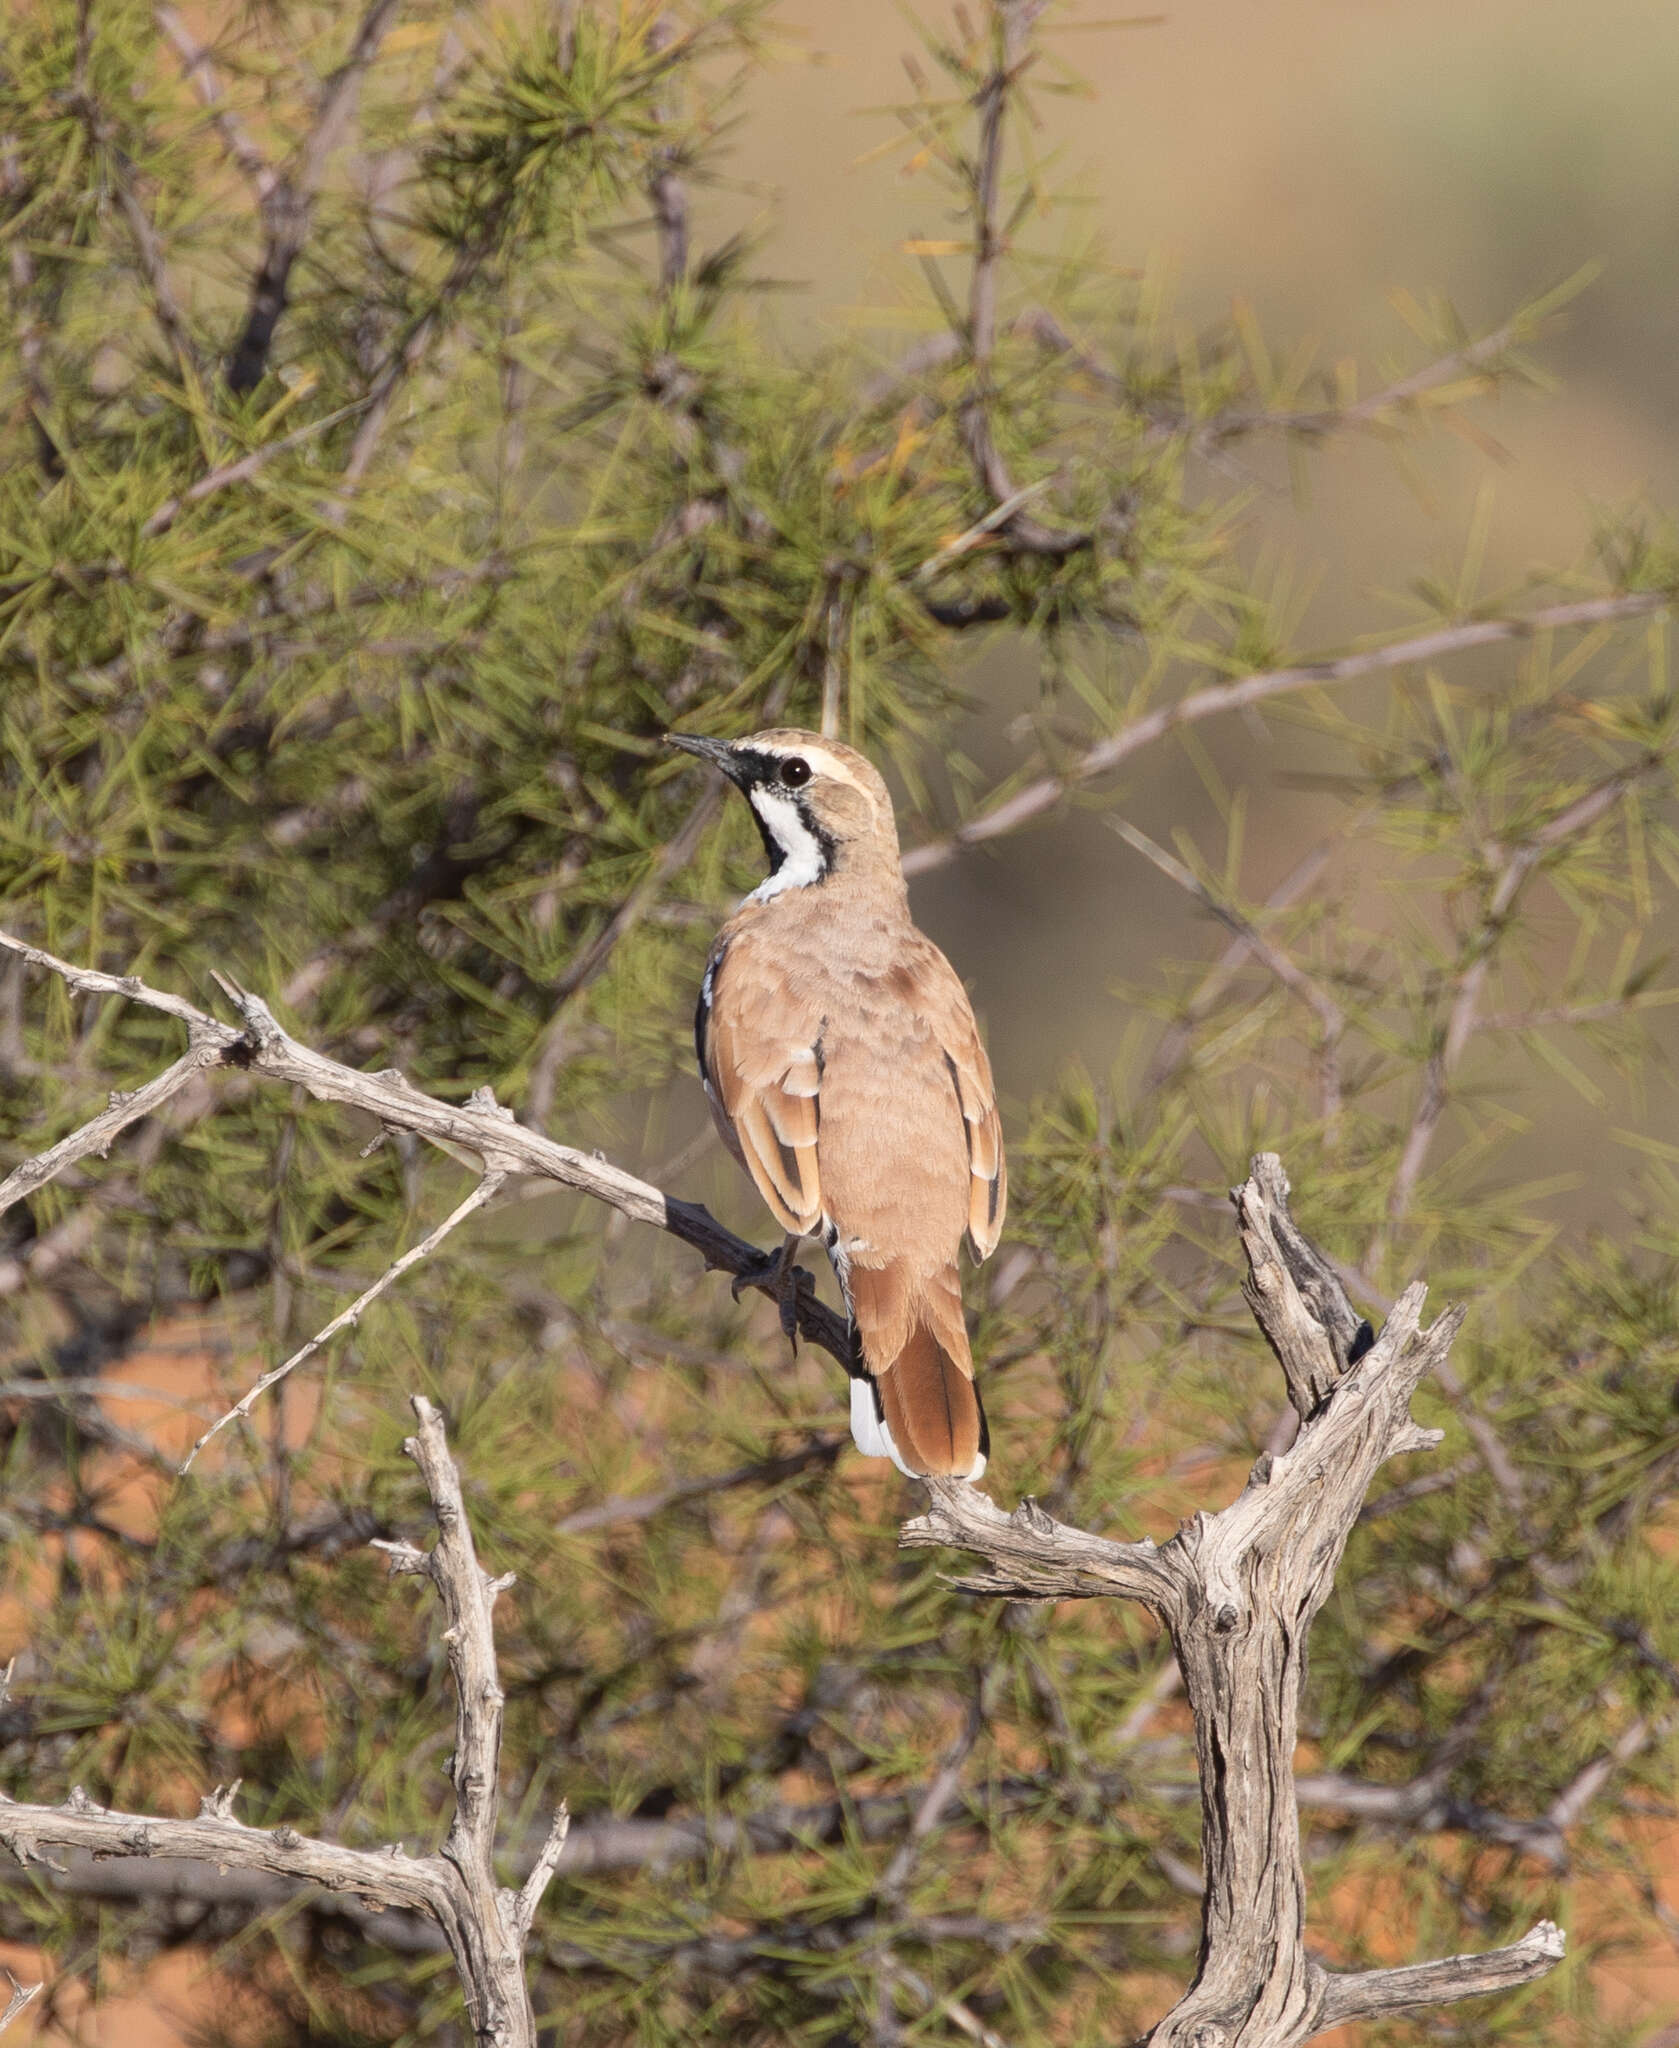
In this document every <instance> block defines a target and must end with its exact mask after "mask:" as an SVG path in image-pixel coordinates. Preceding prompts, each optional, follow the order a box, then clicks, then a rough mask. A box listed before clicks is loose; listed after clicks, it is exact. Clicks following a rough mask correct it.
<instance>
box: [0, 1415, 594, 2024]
mask: <svg viewBox="0 0 1679 2048" xmlns="http://www.w3.org/2000/svg"><path fill="white" fill-rule="evenodd" d="M413 1406H414V1413H415V1414H416V1416H417V1417H418V1418H419V1430H418V1433H417V1434H416V1435H415V1436H412V1437H410V1438H409V1439H408V1440H407V1442H406V1443H405V1445H404V1446H403V1448H404V1449H405V1450H406V1451H407V1452H408V1455H409V1456H410V1457H411V1458H413V1460H414V1462H415V1463H416V1464H417V1465H418V1466H419V1468H420V1472H421V1475H422V1477H423V1478H424V1480H425V1483H426V1490H427V1492H428V1493H429V1494H430V1496H431V1503H432V1509H433V1512H434V1513H435V1515H436V1517H437V1528H438V1540H437V1543H436V1544H435V1546H434V1547H433V1548H432V1549H431V1550H430V1551H421V1550H418V1549H416V1548H415V1547H414V1546H413V1545H411V1544H407V1543H386V1544H381V1545H380V1546H379V1547H380V1548H382V1549H384V1550H386V1551H388V1552H389V1553H390V1557H391V1569H392V1570H393V1572H415V1573H418V1574H420V1575H422V1576H423V1577H426V1578H429V1579H430V1580H431V1583H432V1585H433V1587H434V1588H435V1589H436V1592H437V1595H438V1597H439V1599H440V1600H441V1602H442V1604H443V1610H444V1613H445V1616H446V1617H447V1621H448V1626H447V1628H446V1629H445V1631H444V1635H443V1641H444V1645H445V1648H446V1649H447V1651H448V1656H449V1670H450V1674H451V1676H452V1678H453V1679H454V1685H455V1754H454V1759H453V1762H452V1764H451V1767H450V1782H451V1783H452V1785H453V1786H454V1791H455V1815H454V1820H453V1822H452V1823H451V1825H450V1828H449V1833H448V1835H447V1837H446V1838H445V1840H444V1843H443V1847H442V1850H441V1851H440V1853H439V1854H437V1855H435V1856H406V1855H404V1854H403V1853H402V1851H401V1849H400V1848H396V1847H392V1848H387V1849H383V1850H370V1849H348V1848H345V1847H343V1846H342V1845H340V1844H338V1843H336V1842H318V1841H312V1840H310V1839H309V1838H308V1837H307V1836H304V1835H300V1834H298V1833H297V1832H296V1830H295V1829H292V1828H289V1827H278V1828H254V1827H248V1826H247V1825H246V1824H245V1823H244V1822H243V1821H241V1820H239V1819H238V1818H237V1816H236V1815H235V1813H234V1811H233V1802H234V1798H235V1795H236V1794H237V1792H238V1790H239V1787H238V1784H237V1783H235V1784H233V1785H229V1786H226V1787H223V1786H218V1787H217V1788H216V1790H215V1791H213V1792H210V1793H207V1794H206V1795H205V1797H204V1799H203V1801H202V1803H201V1805H200V1807H199V1811H198V1814H197V1817H196V1818H195V1819H192V1820H184V1819H177V1818H172V1817H168V1818H154V1817H152V1816H150V1815H147V1814H139V1813H120V1812H116V1811H113V1810H112V1809H110V1808H107V1807H103V1806H98V1805H95V1803H94V1802H93V1801H92V1800H91V1799H89V1798H88V1796H87V1794H86V1793H85V1792H83V1791H82V1789H81V1787H80V1786H77V1787H76V1788H75V1789H74V1790H73V1791H72V1792H71V1794H70V1796H69V1798H68V1799H67V1800H66V1801H65V1802H64V1804H63V1805H62V1806H31V1805H23V1804H20V1803H17V1802H14V1801H11V1800H7V1799H3V1798H0V1847H4V1848H5V1849H7V1850H9V1851H10V1852H11V1854H12V1856H13V1857H14V1858H15V1860H16V1861H17V1862H18V1863H19V1864H21V1865H23V1866H24V1867H25V1868H27V1867H29V1866H31V1865H38V1866H43V1867H44V1868H45V1869H46V1870H47V1871H49V1872H51V1873H53V1874H54V1875H61V1876H68V1875H69V1873H68V1872H66V1871H65V1870H64V1868H63V1866H62V1865H60V1864H58V1863H57V1862H56V1861H55V1860H54V1858H53V1857H51V1856H50V1855H49V1854H48V1851H49V1850H53V1849H69V1850H79V1851H82V1852H85V1854H86V1855H87V1856H89V1857H91V1858H93V1859H95V1862H96V1863H97V1862H98V1861H102V1860H105V1859H122V1858H139V1859H142V1860H144V1861H146V1862H148V1863H151V1862H154V1861H157V1860H164V1861H178V1860H179V1859H187V1860H188V1861H189V1862H196V1863H198V1864H201V1865H204V1866H208V1867H209V1868H210V1869H211V1870H214V1871H218V1872H223V1871H227V1870H235V1871H242V1872H256V1873H262V1874H266V1875H267V1876H268V1877H271V1878H286V1879H292V1880H301V1881H302V1882H304V1883H306V1884H310V1885H317V1886H320V1887H321V1888H323V1889H324V1890H326V1891H328V1892H331V1893H336V1894H341V1895H346V1896H347V1897H348V1899H349V1900H351V1901H353V1902H354V1906H355V1908H356V1909H358V1911H357V1914H356V1917H358V1918H359V1917H360V1915H361V1914H365V1913H372V1914H376V1915H383V1914H385V1913H387V1912H392V1911H394V1912H396V1913H399V1914H402V1915H405V1916H408V1920H409V1925H410V1926H411V1927H412V1926H413V1925H415V1924H416V1923H417V1924H421V1925H423V1924H424V1923H430V1925H431V1926H432V1927H434V1928H436V1929H437V1930H438V1931H439V1932H440V1934H441V1936H442V1939H443V1941H444V1942H446V1943H447V1945H448V1948H449V1951H450V1953H451V1955H452V1956H453V1958H454V1961H455V1967H456V1969H457V1970H458V1971H459V1973H460V1978H461V1986H462V1990H463V1991H464V1993H465V1997H466V2007H467V2013H468V2016H469V2018H470V2020H471V2024H472V2029H473V2035H474V2038H475V2040H476V2041H477V2042H478V2044H479V2048H536V2043H537V2037H536V2021H535V2018H534V2016H533V2014H532V2011H531V2004H530V1995H529V1992H528V1990H527V1988H526V1985H525V1977H524V1947H525V1941H526V1938H527V1936H528V1935H529V1933H530V1929H531V1923H532V1921H533V1919H534V1918H535V1915H536V1909H537V1906H538V1904H539V1903H540V1901H541V1898H542V1894H543V1891H544V1890H545V1888H546V1886H547V1884H548V1881H549V1879H550V1878H551V1877H552V1875H553V1873H554V1870H555V1869H556V1867H557V1866H558V1863H559V1860H560V1852H561V1850H562V1849H563V1847H564V1844H565V1835H566V1825H567V1822H566V1813H565V1809H564V1807H563V1806H562V1807H561V1809H560V1812H559V1814H558V1815H557V1816H556V1817H555V1821H554V1825H553V1827H552V1829H551V1830H550V1832H549V1836H548V1840H547V1842H546V1843H545V1844H544V1846H543V1848H542V1849H541V1851H540V1852H539V1853H538V1855H537V1857H536V1860H535V1862H534V1864H533V1865H532V1868H531V1871H530V1875H529V1876H528V1878H527V1879H526V1881H525V1883H524V1885H523V1886H522V1888H521V1889H520V1890H519V1891H517V1892H513V1891H508V1890H504V1889H503V1888H501V1887H500V1886H498V1885H497V1883H496V1879H495V1870H494V1864H493V1858H494V1852H495V1833H496V1820H497V1813H498V1808H499V1801H500V1784H499V1769H500V1758H501V1722H502V1693H501V1684H500V1680H499V1677H498V1673H497V1665H496V1651H495V1635H494V1631H493V1629H492V1627H491V1622H490V1613H491V1609H492V1608H493V1606H494V1604H495V1599H496V1595H497V1594H498V1593H501V1592H504V1591H505V1590H506V1589H507V1587H508V1586H510V1585H511V1584H512V1583H513V1581H512V1578H511V1576H509V1577H506V1578H499V1579H492V1578H491V1577H489V1575H488V1574H487V1573H486V1572H485V1571H484V1570H483V1569H482V1568H481V1567H480V1565H479V1563H478V1558H477V1553H476V1551H475V1549H474V1547H473V1542H472V1530H471V1527H470V1525H469V1523H468V1521H467V1517H466V1508H465V1505H464V1503H463V1501H462V1499H461V1487H460V1475H459V1473H458V1472H457V1471H456V1469H455V1464H454V1460H453V1459H452V1458H451V1457H450V1455H449V1447H448V1443H447V1441H446V1438H445V1435H444V1429H443V1418H442V1416H441V1415H440V1414H439V1413H438V1411H437V1410H436V1409H435V1408H434V1407H433V1406H432V1404H431V1403H430V1402H429V1401H428V1400H426V1399H425V1397H424V1396H423V1395H419V1394H416V1395H415V1396H414V1401H413ZM221 1881H222V1882H223V1883H225V1879H223V1880H221ZM82 1888H83V1889H86V1888H88V1887H86V1886H83V1887H82ZM399 1945H408V1946H429V1945H430V1944H429V1943H425V1942H420V1941H415V1940H412V1939H410V1941H409V1942H408V1943H406V1944H399ZM0 2024H3V2021H0Z"/></svg>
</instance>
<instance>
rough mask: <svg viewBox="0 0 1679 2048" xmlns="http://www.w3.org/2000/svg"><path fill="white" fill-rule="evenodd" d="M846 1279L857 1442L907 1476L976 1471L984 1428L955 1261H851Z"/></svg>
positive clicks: (985, 1444) (973, 1474) (969, 1475)
mask: <svg viewBox="0 0 1679 2048" xmlns="http://www.w3.org/2000/svg"><path fill="white" fill-rule="evenodd" d="M846 1279H847V1288H846V1293H847V1297H848V1299H849V1301H850V1304H851V1316H852V1321H853V1322H854V1323H855V1324H856V1327H857V1335H858V1338H859V1340H860V1349H861V1352H862V1358H861V1360H860V1364H861V1371H860V1372H859V1373H858V1374H857V1375H856V1376H855V1377H854V1378H853V1380H852V1383H851V1434H852V1437H853V1438H854V1439H855V1441H856V1444H857V1448H858V1449H859V1450H860V1451H862V1452H863V1453H864V1454H865V1456H867V1457H872V1458H890V1459H891V1460H892V1462H893V1464H894V1465H896V1466H897V1468H898V1470H899V1471H900V1472H907V1473H908V1474H909V1475H910V1477H911V1478H923V1477H927V1476H930V1475H932V1474H935V1473H937V1474H949V1475H952V1476H954V1477H956V1478H958V1479H977V1478H978V1477H979V1476H980V1474H981V1473H982V1472H983V1471H984V1470H985V1459H986V1454H987V1452H988V1451H989V1449H990V1436H989V1434H988V1432H987V1430H986V1427H985V1410H984V1409H983V1408H982V1407H981V1406H980V1399H979V1389H978V1388H977V1387H976V1386H975V1385H974V1362H973V1354H972V1352H971V1351H970V1350H969V1348H968V1326H967V1324H966V1323H965V1322H964V1321H963V1320H962V1290H961V1284H960V1282H959V1280H958V1278H957V1272H956V1267H955V1265H954V1264H952V1265H951V1266H949V1267H947V1268H946V1269H945V1271H944V1272H942V1273H935V1274H933V1275H931V1276H925V1275H919V1274H911V1273H909V1272H907V1271H906V1270H905V1269H904V1267H903V1266H901V1265H898V1264H892V1265H887V1266H858V1265H853V1266H852V1267H851V1268H850V1270H849V1272H848V1273H847V1275H846Z"/></svg>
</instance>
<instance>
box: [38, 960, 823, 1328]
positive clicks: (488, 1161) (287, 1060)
mask: <svg viewBox="0 0 1679 2048" xmlns="http://www.w3.org/2000/svg"><path fill="white" fill-rule="evenodd" d="M0 951H4V952H9V953H11V954H14V955H16V956H17V957H18V958H20V959H23V960H26V961H28V962H29V963H30V964H31V965H33V966H36V967H40V968H44V969H45V970H46V971H47V972H49V973H51V974H55V975H57V976H58V977H59V978H60V979H61V980H63V981H64V982H65V983H66V984H67V985H68V986H69V987H70V988H72V989H74V990H75V991H76V992H77V993H78V994H83V995H109V996H118V997H122V998H123V999H125V1000H127V1001H131V1002H137V1003H140V1004H142V1005H144V1006H145V1007H147V1008H149V1009H154V1010H158V1011H161V1012H162V1013H163V1014H164V1015H165V1016H169V1017H174V1018H175V1019H176V1020H177V1021H178V1022H180V1023H182V1024H185V1025H186V1026H188V1027H189V1029H194V1028H196V1029H197V1030H198V1031H199V1032H200V1033H201V1034H203V1036H204V1037H205V1039H206V1041H207V1042H209V1043H213V1044H214V1045H216V1046H217V1047H218V1048H219V1051H220V1056H221V1059H222V1061H223V1062H224V1063H225V1064H227V1065H231V1066H234V1067H237V1068H240V1069H241V1070H243V1071H245V1072H247V1073H251V1074H255V1075H257V1076H259V1077H261V1078H264V1079H267V1080H272V1081H277V1082H280V1083H282V1084H283V1085H285V1086H288V1087H297V1088H302V1089H303V1090H304V1091H305V1093H307V1094H308V1095H310V1096H312V1097H313V1098H314V1100H316V1101H317V1102H333V1103H338V1104H340V1105H341V1106H343V1107H346V1108H351V1109H356V1110H359V1111H362V1112H364V1113H365V1114H367V1115H368V1116H371V1117H372V1118H373V1119H374V1120H375V1121H376V1122H377V1123H379V1124H380V1125H382V1126H384V1127H385V1128H386V1129H389V1130H393V1131H411V1132H412V1133H413V1134H414V1136H415V1137H418V1138H424V1139H425V1140H426V1141H427V1142H428V1143H430V1144H434V1145H437V1146H438V1147H440V1148H441V1149H442V1150H445V1151H447V1152H449V1153H450V1155H451V1157H455V1158H458V1157H459V1156H460V1155H461V1154H462V1153H463V1152H465V1153H471V1154H473V1155H475V1156H476V1157H477V1158H478V1159H480V1160H481V1161H482V1162H483V1167H484V1170H485V1171H486V1172H494V1171H499V1172H501V1173H502V1174H503V1175H505V1176H512V1175H534V1176H535V1177H536V1178H538V1179H542V1180H549V1181H553V1182H555V1183H556V1184H557V1185H559V1186H561V1187H565V1188H570V1189H572V1190H573V1191H574V1192H576V1193H578V1194H582V1195H587V1196H589V1197H590V1198H591V1200H594V1201H599V1202H604V1203H605V1204H606V1205H607V1206H608V1207H610V1208H613V1209H616V1210H618V1211H619V1213H620V1214H622V1215H624V1216H627V1217H629V1218H630V1220H631V1221H632V1222H636V1223H650V1224H653V1225H654V1226H655V1227H656V1228H658V1229H660V1230H663V1231H665V1232H667V1233H668V1234H669V1235H670V1236H672V1237H675V1238H678V1239H679V1240H680V1241H681V1242H682V1243H684V1244H686V1245H689V1246H691V1247H692V1248H693V1249H694V1250H695V1251H697V1252H699V1253H700V1254H701V1256H702V1257H703V1258H704V1259H705V1262H706V1265H707V1267H708V1268H709V1269H710V1270H712V1271H714V1272H723V1273H729V1274H732V1275H733V1276H735V1277H736V1278H737V1279H740V1280H741V1281H742V1282H744V1283H745V1284H746V1285H748V1286H751V1287H754V1288H757V1289H758V1290H759V1291H760V1292H762V1293H765V1294H768V1295H770V1296H772V1297H774V1296H775V1282H774V1279H773V1277H772V1274H771V1272H770V1270H769V1265H768V1263H767V1262H766V1260H765V1258H764V1255H763V1254H762V1253H761V1252H760V1251H759V1250H758V1249H757V1248H756V1246H754V1245H751V1244H748V1243H747V1242H746V1240H745V1239H744V1238H739V1237H736V1236H735V1234H734V1232H733V1231H730V1230H725V1229H724V1228H723V1226H722V1225H721V1224H720V1223H718V1222H717V1221H716V1219H715V1218H714V1217H713V1216H712V1215H711V1214H710V1212H709V1211H708V1210H706V1209H705V1208H704V1207H702V1206H701V1205H700V1204H699V1203H697V1202H679V1201H676V1200H673V1199H672V1198H671V1197H670V1196H668V1195H666V1194H665V1193H664V1192H663V1191H662V1190H661V1189H659V1188H656V1187H652V1186H650V1185H649V1184H648V1183H647V1182H646V1181H642V1180H638V1179H636V1177H635V1176H634V1175H633V1174H629V1173H625V1172H624V1171H623V1169H622V1168H620V1167H617V1166H614V1165H612V1164H611V1163H610V1161H608V1160H605V1159H601V1158H599V1157H597V1156H596V1155H594V1154H592V1153H586V1152H579V1151H576V1150H574V1149H573V1148H572V1147H570V1146H568V1145H560V1144H556V1143H555V1142H554V1140H553V1139H551V1138H548V1137H545V1136H543V1135H542V1134H541V1133H540V1132H537V1131H532V1130H530V1129H528V1128H527V1127H526V1126H525V1125H523V1124H520V1123H518V1122H516V1121H515V1120H514V1118H513V1116H512V1114H511V1112H509V1111H507V1110H505V1109H503V1108H501V1107H500V1106H499V1105H498V1106H496V1107H494V1108H485V1107H482V1106H478V1105H476V1104H475V1103H473V1102H466V1103H447V1102H440V1101H438V1100H437V1099H436V1098H435V1097H434V1096H430V1095H427V1094H425V1093H423V1092H422V1091H421V1090H420V1089H418V1088H415V1087H413V1086H412V1085H411V1084H410V1083H409V1082H408V1081H407V1080H405V1079H404V1078H403V1076H402V1075H401V1074H399V1073H398V1072H396V1070H395V1069H394V1068H387V1069H386V1070H384V1071H383V1072H380V1073H371V1074H370V1073H366V1072H363V1071H362V1070H361V1069H360V1068H357V1067H347V1066H344V1065H343V1064H342V1063H341V1062H339V1061H337V1060H334V1059H329V1058H328V1057H327V1056H326V1055H325V1054H323V1053H318V1052H315V1051H314V1050H313V1049H312V1048H310V1047H308V1046H305V1045H303V1044H301V1043H299V1041H298V1040H296V1039H294V1038H292V1037H291V1036H290V1035H289V1033H287V1032H286V1031H284V1030H283V1029H282V1028H281V1026H280V1024H279V1023H278V1021H277V1020H276V1018H275V1016H274V1014H273V1012H272V1011H271V1010H270V1009H269V1008H268V1006H267V1004H266V1003H264V1002H263V1001H262V999H261V998H260V997H259V996H254V995H249V994H246V993H244V992H243V991H240V992H237V994H236V997H235V1000H236V1001H237V1004H238V1007H239V1009H240V1012H241V1015H242V1019H243V1023H242V1027H241V1028H235V1027H234V1026H232V1025H228V1024H223V1023H222V1022H220V1021H219V1020H218V1019H217V1018H214V1017H212V1016H210V1015H209V1014H208V1013H207V1012H206V1011H203V1010H200V1009H198V1008H196V1007H195V1006H194V1005H193V1004H191V1003H189V1002H187V1001H185V1000H184V998H182V997H180V996H176V995H172V994H170V993H168V992H167V991H165V990H161V989H154V988H151V987H149V986H148V985H147V984H146V983H144V982H142V981H140V980H139V979H138V977H137V976H134V975H114V974H105V973H101V972H99V971H98V970H96V969H91V968H82V967H76V966H74V965H72V964H71V963H70V962H69V961H66V960H60V959H58V958H57V957H56V955H54V954H51V953H47V952H45V951H43V950H42V949H41V948H40V947H37V946H31V945H29V944H27V943H26V942H25V941H24V940H21V939H18V938H14V937H13V936H12V935H11V934H10V933H8V932H0ZM799 1332H800V1335H801V1336H803V1337H805V1338H806V1339H808V1340H809V1342H811V1343H813V1344H817V1345H820V1346H821V1348H822V1349H823V1350H825V1351H827V1352H828V1353H829V1354H830V1355H831V1356H832V1357H834V1358H837V1359H839V1360H841V1361H842V1362H843V1361H844V1360H845V1359H847V1358H849V1356H850V1354H851V1338H850V1332H849V1330H848V1328H847V1326H846V1324H845V1322H844V1321H843V1319H842V1318H841V1317H839V1316H837V1315H836V1314H834V1312H833V1311H832V1310H831V1309H829V1308H827V1307H826V1306H825V1305H824V1304H823V1303H821V1302H820V1301H818V1300H816V1298H815V1297H814V1296H813V1295H812V1294H810V1293H809V1292H808V1291H807V1290H805V1289H803V1288H801V1289H800V1292H799Z"/></svg>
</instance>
